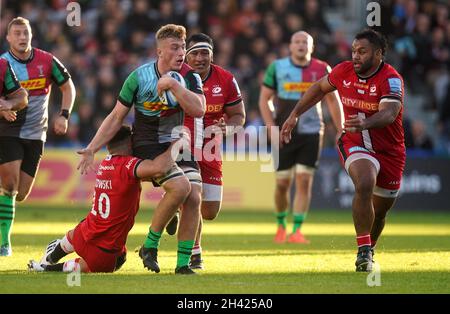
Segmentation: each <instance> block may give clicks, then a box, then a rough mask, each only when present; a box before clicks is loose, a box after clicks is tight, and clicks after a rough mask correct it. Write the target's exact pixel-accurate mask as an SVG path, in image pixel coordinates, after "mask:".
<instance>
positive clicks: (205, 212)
mask: <svg viewBox="0 0 450 314" xmlns="http://www.w3.org/2000/svg"><path fill="white" fill-rule="evenodd" d="M221 207H222V202H221V201H204V200H203V201H202V205H201V216H200V219H199V223H198V229H197V235H196V237H195V243H194V247H193V248H192V256H191V261H190V262H189V267H190V268H191V269H203V259H202V247H201V242H202V229H203V219H205V220H214V219H215V218H216V217H217V215H218V214H219V212H220V209H221Z"/></svg>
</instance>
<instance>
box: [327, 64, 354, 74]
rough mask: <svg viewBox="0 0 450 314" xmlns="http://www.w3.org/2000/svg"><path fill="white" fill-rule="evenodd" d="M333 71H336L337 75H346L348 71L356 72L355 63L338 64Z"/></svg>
mask: <svg viewBox="0 0 450 314" xmlns="http://www.w3.org/2000/svg"><path fill="white" fill-rule="evenodd" d="M332 71H336V73H339V74H340V73H346V72H348V71H354V68H353V62H352V61H343V62H341V63H339V64H337V65H336V66H335V67H334V68H333V70H332Z"/></svg>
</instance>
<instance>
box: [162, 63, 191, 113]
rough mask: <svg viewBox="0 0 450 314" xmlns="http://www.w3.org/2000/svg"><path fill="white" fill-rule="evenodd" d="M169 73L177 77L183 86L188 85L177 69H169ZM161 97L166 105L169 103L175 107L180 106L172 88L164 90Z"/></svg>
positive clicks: (174, 77)
mask: <svg viewBox="0 0 450 314" xmlns="http://www.w3.org/2000/svg"><path fill="white" fill-rule="evenodd" d="M167 75H169V76H170V77H172V78H173V79H175V80H176V81H177V82H178V83H180V85H181V86H183V87H186V82H185V81H184V77H183V76H182V75H181V74H180V73H178V72H176V71H169V72H167ZM159 98H160V100H161V102H162V103H163V104H164V105H167V106H169V107H171V108H175V107H176V106H178V101H177V98H176V97H175V95H174V94H173V93H172V92H171V91H170V89H167V90H165V91H163V93H162V95H160V96H159Z"/></svg>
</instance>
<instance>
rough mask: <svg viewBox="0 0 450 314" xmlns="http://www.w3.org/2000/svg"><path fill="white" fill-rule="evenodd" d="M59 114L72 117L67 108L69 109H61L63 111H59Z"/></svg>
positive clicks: (67, 117)
mask: <svg viewBox="0 0 450 314" xmlns="http://www.w3.org/2000/svg"><path fill="white" fill-rule="evenodd" d="M59 115H60V116H62V117H64V118H66V119H67V120H69V117H70V113H69V110H67V109H63V110H61V112H60V113H59Z"/></svg>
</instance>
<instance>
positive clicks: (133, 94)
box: [118, 61, 203, 147]
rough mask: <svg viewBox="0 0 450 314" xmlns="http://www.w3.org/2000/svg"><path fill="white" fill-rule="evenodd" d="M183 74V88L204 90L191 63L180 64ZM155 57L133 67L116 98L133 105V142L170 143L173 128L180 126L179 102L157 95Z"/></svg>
mask: <svg viewBox="0 0 450 314" xmlns="http://www.w3.org/2000/svg"><path fill="white" fill-rule="evenodd" d="M179 72H180V74H181V75H182V76H183V77H184V80H185V82H186V88H187V89H189V90H190V91H192V92H194V93H197V94H203V89H202V80H201V78H200V76H199V75H198V74H196V73H195V72H194V71H193V70H192V68H191V67H190V66H188V65H187V64H183V67H182V68H181V70H180V71H179ZM160 78H161V74H160V73H159V72H158V67H157V61H154V62H150V63H147V64H144V65H142V66H140V67H139V68H137V69H136V70H134V71H133V72H132V73H131V74H130V75H129V76H128V78H127V79H126V80H125V83H124V84H123V87H122V90H121V91H120V94H119V97H118V98H119V101H120V102H121V103H122V104H123V105H124V106H127V107H129V108H131V106H133V105H134V109H135V121H134V124H133V146H134V147H139V146H144V145H151V144H161V143H170V142H171V141H172V140H173V139H172V130H173V128H175V127H177V126H182V125H183V122H184V112H183V110H182V108H181V107H180V106H176V107H169V106H167V105H164V104H163V103H162V102H161V100H160V99H159V96H158V92H157V84H158V80H159V79H160Z"/></svg>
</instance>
